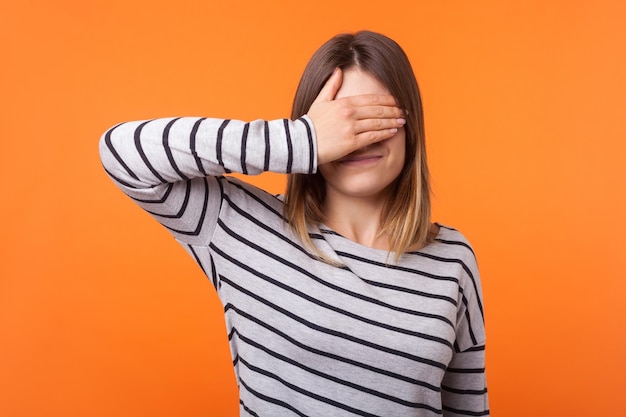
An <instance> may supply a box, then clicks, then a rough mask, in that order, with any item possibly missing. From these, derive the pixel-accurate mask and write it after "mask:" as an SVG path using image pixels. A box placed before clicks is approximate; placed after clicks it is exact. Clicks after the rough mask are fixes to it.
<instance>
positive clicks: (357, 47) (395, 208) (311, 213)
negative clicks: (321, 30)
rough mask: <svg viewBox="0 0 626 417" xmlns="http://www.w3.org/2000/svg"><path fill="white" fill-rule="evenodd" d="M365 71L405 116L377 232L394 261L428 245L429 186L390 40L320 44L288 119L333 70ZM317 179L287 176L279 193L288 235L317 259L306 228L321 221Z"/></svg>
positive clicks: (414, 98)
mask: <svg viewBox="0 0 626 417" xmlns="http://www.w3.org/2000/svg"><path fill="white" fill-rule="evenodd" d="M337 67H338V68H341V69H342V70H344V71H345V70H347V69H349V68H352V67H358V68H359V69H361V70H363V71H366V72H368V73H370V74H371V75H373V76H374V77H375V78H376V79H378V81H380V83H382V85H384V86H385V87H386V88H387V89H388V90H389V92H390V93H391V95H393V96H394V97H395V99H396V101H397V102H398V105H399V106H400V107H401V108H403V109H405V110H406V111H407V115H406V125H405V126H404V128H405V129H406V130H405V134H406V140H405V143H406V145H405V146H406V156H405V161H404V167H403V168H402V171H401V172H400V175H399V176H398V177H397V178H396V180H395V181H394V182H393V183H392V184H391V185H390V187H393V190H392V191H393V192H392V193H390V194H389V195H392V196H394V197H393V198H391V199H390V200H389V201H387V202H386V204H385V206H384V208H383V212H382V216H381V217H382V218H381V230H380V232H381V233H387V235H388V236H389V237H390V244H391V248H390V249H391V252H393V253H394V260H395V261H396V262H397V261H398V259H399V257H400V255H401V254H402V253H404V252H407V251H408V250H409V249H410V248H414V247H422V246H424V245H426V244H427V243H429V242H430V240H431V237H430V235H429V228H430V183H429V173H428V165H427V162H426V146H425V140H424V116H423V111H422V101H421V97H420V92H419V88H418V85H417V81H416V79H415V75H414V74H413V69H412V68H411V64H410V63H409V60H408V58H407V56H406V54H405V53H404V51H403V50H402V48H400V46H399V45H398V44H397V43H396V42H395V41H393V40H392V39H390V38H388V37H386V36H384V35H381V34H378V33H374V32H369V31H362V32H357V33H355V34H342V35H337V36H335V37H333V38H332V39H330V40H329V41H327V42H326V43H324V44H323V45H322V46H321V47H320V48H319V49H318V50H317V52H315V54H313V57H312V58H311V60H310V61H309V63H308V64H307V66H306V68H305V70H304V73H303V74H302V78H301V79H300V83H299V85H298V89H297V91H296V95H295V98H294V101H293V107H292V112H291V118H292V119H297V118H299V117H301V116H303V115H304V114H306V113H307V112H308V110H309V108H310V107H311V104H313V101H314V100H315V98H316V97H317V95H318V94H319V92H320V91H321V89H322V87H323V86H324V84H325V83H326V81H327V80H328V78H329V77H330V75H331V74H332V72H333V70H334V69H335V68H337ZM324 198H325V181H324V178H323V177H322V175H321V174H320V173H319V172H317V173H315V174H310V175H309V174H290V175H289V176H288V180H287V191H286V193H285V208H284V216H285V219H286V221H287V222H288V223H289V225H290V226H291V228H292V230H293V231H294V232H295V233H296V235H298V236H299V237H300V239H301V240H302V242H303V243H304V244H305V246H307V247H309V248H310V249H311V250H312V251H313V252H315V253H316V254H317V255H318V256H320V257H321V258H322V259H325V260H327V261H328V259H327V257H325V256H323V254H322V253H321V252H320V251H319V250H318V249H317V247H316V246H315V245H314V244H313V242H312V241H311V238H310V237H309V234H308V226H312V225H315V224H319V223H323V222H324V215H323V213H322V209H321V207H322V203H323V201H324Z"/></svg>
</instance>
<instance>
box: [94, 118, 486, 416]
mask: <svg viewBox="0 0 626 417" xmlns="http://www.w3.org/2000/svg"><path fill="white" fill-rule="evenodd" d="M315 140H316V139H315V131H314V129H313V125H312V123H311V121H310V119H308V118H307V117H306V116H304V117H302V118H300V119H298V120H295V121H291V120H274V121H263V120H257V121H253V122H249V123H246V122H242V121H235V120H222V119H207V118H176V119H157V120H151V121H138V122H128V123H122V124H120V125H117V126H115V127H113V128H111V129H110V130H108V131H107V132H106V133H105V134H104V135H103V136H102V138H101V140H100V154H101V158H102V162H103V165H104V167H105V170H106V172H107V173H108V175H109V176H110V177H111V178H112V179H113V181H114V182H115V183H116V184H117V185H118V186H119V187H120V188H121V189H122V191H124V192H125V193H126V194H127V195H128V196H129V197H130V198H132V199H133V200H134V201H135V202H136V203H137V204H139V205H140V206H141V207H142V208H143V209H145V210H146V211H147V212H148V213H150V214H151V215H152V216H153V217H154V218H155V219H157V220H158V221H159V222H160V223H161V224H162V225H163V226H165V227H166V228H167V229H169V230H170V231H171V233H172V234H173V235H174V237H175V238H176V240H178V241H179V242H180V244H181V245H183V246H184V247H185V249H186V250H187V251H188V252H189V254H190V255H191V256H192V257H193V258H194V259H195V260H196V262H197V263H198V265H199V266H200V267H201V268H202V270H203V271H204V273H205V274H206V275H207V276H208V277H209V279H210V280H211V281H212V283H213V286H214V287H215V289H216V290H217V293H218V294H219V297H220V300H221V302H222V304H223V306H224V316H225V320H226V326H227V330H228V341H229V344H230V351H231V354H232V359H233V365H234V370H235V374H236V379H237V383H238V386H239V394H240V415H241V416H324V417H332V416H394V417H400V416H428V417H431V416H436V415H444V416H485V415H489V410H488V401H487V389H486V383H485V369H484V342H485V332H484V319H483V307H482V301H481V299H482V295H481V286H480V281H479V275H478V270H477V266H476V259H475V256H474V252H473V251H472V248H471V246H470V245H469V244H468V242H467V241H466V239H465V238H464V237H463V236H462V235H461V234H460V233H459V232H458V231H456V230H454V229H452V228H448V227H445V226H441V228H440V231H439V234H438V235H437V237H436V239H435V241H434V242H433V243H431V244H430V245H428V246H426V247H425V248H423V249H421V250H419V251H415V252H410V253H405V254H403V255H402V256H401V257H400V259H399V261H398V263H397V264H389V263H388V253H387V252H386V251H382V250H378V249H372V248H369V247H366V246H362V245H360V244H358V243H355V242H353V241H351V240H349V239H347V238H345V237H343V236H341V235H339V234H338V233H336V232H334V231H332V230H330V229H329V228H328V227H326V226H324V225H319V226H316V227H314V228H312V229H311V230H310V236H311V238H312V240H313V242H315V244H316V246H317V247H318V248H319V249H320V250H321V251H322V252H323V253H324V254H325V255H327V256H328V257H330V258H332V259H335V260H338V261H340V262H341V265H342V266H334V265H330V264H328V263H325V262H322V261H320V260H317V259H316V258H315V257H313V256H312V255H311V254H310V253H308V252H307V250H306V249H305V248H304V247H303V245H302V243H301V242H300V241H299V239H298V238H297V237H296V236H295V235H294V234H293V233H292V232H291V230H290V228H289V227H288V226H287V225H286V224H285V222H284V221H283V218H282V215H281V213H282V206H283V200H282V198H281V197H280V196H274V195H270V194H268V193H266V192H265V191H263V190H260V189H258V188H255V187H253V186H251V185H248V184H246V183H245V182H242V181H239V180H237V179H235V178H233V177H231V176H224V175H223V174H225V173H228V172H240V173H246V174H257V173H260V172H263V171H273V172H282V173H304V174H311V173H314V172H315V171H316V169H317V154H316V152H317V148H316V142H315ZM389 259H390V258H389Z"/></svg>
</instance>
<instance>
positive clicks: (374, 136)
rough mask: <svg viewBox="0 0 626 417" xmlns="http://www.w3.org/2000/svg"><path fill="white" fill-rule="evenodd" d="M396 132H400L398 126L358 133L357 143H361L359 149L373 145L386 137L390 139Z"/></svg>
mask: <svg viewBox="0 0 626 417" xmlns="http://www.w3.org/2000/svg"><path fill="white" fill-rule="evenodd" d="M396 133H398V129H397V128H393V129H383V130H368V131H365V132H362V133H359V134H358V135H356V136H355V140H356V141H355V143H358V144H359V145H358V147H357V149H360V148H364V147H365V146H368V145H371V144H373V143H376V142H381V141H383V140H385V139H389V138H391V137H392V136H393V135H395V134H396ZM355 150H356V149H355Z"/></svg>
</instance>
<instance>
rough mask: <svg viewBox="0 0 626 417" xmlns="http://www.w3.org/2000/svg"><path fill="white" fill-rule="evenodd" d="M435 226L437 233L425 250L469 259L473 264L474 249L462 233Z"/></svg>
mask: <svg viewBox="0 0 626 417" xmlns="http://www.w3.org/2000/svg"><path fill="white" fill-rule="evenodd" d="M436 225H437V226H439V232H438V233H437V235H436V236H435V238H434V241H433V243H432V244H431V245H429V246H428V247H427V249H430V250H432V251H435V252H441V253H444V254H446V255H450V256H453V257H455V258H459V259H471V260H472V261H473V262H474V263H475V262H476V253H475V252H474V248H473V247H472V245H471V243H470V242H469V240H468V239H467V238H466V237H465V235H463V233H461V232H460V231H459V230H457V229H455V228H453V227H450V226H447V225H444V224H441V223H436Z"/></svg>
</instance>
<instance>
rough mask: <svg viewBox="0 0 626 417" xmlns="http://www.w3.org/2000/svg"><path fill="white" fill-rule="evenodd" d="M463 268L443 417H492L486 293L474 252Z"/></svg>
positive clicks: (443, 392)
mask: <svg viewBox="0 0 626 417" xmlns="http://www.w3.org/2000/svg"><path fill="white" fill-rule="evenodd" d="M462 265H463V270H464V271H465V272H464V274H463V276H462V279H461V280H460V282H459V284H460V286H459V300H458V305H459V310H458V312H457V324H456V341H455V343H454V354H453V356H452V360H451V361H450V364H449V365H448V368H447V369H446V373H445V376H444V378H443V381H442V384H441V397H442V403H443V415H444V416H445V417H458V416H488V415H489V400H488V396H487V381H486V376H485V324H484V317H483V307H482V289H481V284H480V276H479V273H478V267H477V265H476V258H475V257H474V253H473V252H471V253H466V258H465V259H463V262H462Z"/></svg>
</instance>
